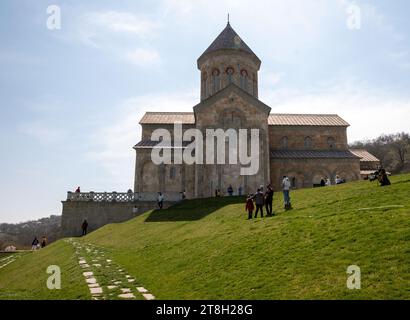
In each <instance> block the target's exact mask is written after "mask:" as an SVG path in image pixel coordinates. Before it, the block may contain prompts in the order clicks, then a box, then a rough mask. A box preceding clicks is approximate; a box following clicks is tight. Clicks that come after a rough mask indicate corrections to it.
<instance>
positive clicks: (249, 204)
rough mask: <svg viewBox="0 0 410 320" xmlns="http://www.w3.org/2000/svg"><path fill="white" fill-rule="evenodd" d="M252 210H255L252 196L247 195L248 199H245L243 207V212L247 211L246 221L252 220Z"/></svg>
mask: <svg viewBox="0 0 410 320" xmlns="http://www.w3.org/2000/svg"><path fill="white" fill-rule="evenodd" d="M254 209H255V206H254V204H253V196H252V195H251V194H249V195H248V198H247V199H246V206H245V210H247V211H248V220H250V219H252V214H253V210H254Z"/></svg>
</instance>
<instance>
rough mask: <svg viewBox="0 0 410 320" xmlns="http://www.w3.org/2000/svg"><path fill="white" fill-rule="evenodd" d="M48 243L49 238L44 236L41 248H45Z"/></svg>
mask: <svg viewBox="0 0 410 320" xmlns="http://www.w3.org/2000/svg"><path fill="white" fill-rule="evenodd" d="M46 245H47V238H46V236H43V238H42V239H41V248H45V246H46Z"/></svg>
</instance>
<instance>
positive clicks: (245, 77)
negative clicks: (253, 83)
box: [241, 70, 248, 91]
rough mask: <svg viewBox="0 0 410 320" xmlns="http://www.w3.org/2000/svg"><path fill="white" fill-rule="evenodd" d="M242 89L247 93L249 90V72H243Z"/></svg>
mask: <svg viewBox="0 0 410 320" xmlns="http://www.w3.org/2000/svg"><path fill="white" fill-rule="evenodd" d="M241 88H242V89H243V90H245V91H247V90H248V72H247V71H246V70H242V71H241Z"/></svg>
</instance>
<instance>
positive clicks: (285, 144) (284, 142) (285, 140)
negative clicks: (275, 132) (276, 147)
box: [280, 137, 289, 150]
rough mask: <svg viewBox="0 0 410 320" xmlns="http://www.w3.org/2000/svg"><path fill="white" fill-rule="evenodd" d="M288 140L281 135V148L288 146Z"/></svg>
mask: <svg viewBox="0 0 410 320" xmlns="http://www.w3.org/2000/svg"><path fill="white" fill-rule="evenodd" d="M288 141H289V139H288V137H283V138H282V139H281V140H280V145H281V147H282V149H284V150H286V149H287V148H288Z"/></svg>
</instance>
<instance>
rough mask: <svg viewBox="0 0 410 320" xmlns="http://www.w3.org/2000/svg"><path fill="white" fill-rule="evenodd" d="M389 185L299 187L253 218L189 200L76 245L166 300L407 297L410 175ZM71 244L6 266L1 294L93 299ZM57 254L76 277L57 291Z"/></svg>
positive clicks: (231, 203)
mask: <svg viewBox="0 0 410 320" xmlns="http://www.w3.org/2000/svg"><path fill="white" fill-rule="evenodd" d="M392 183H393V184H392V186H389V187H385V188H382V187H379V186H377V184H376V183H370V182H368V181H361V182H354V183H349V184H345V185H339V186H333V187H327V188H319V189H307V190H299V191H296V192H292V194H291V197H292V203H293V206H294V210H292V211H289V212H284V211H283V209H282V195H281V194H279V193H277V194H275V198H274V203H275V207H274V210H275V211H276V214H277V215H276V216H275V217H272V218H263V219H260V218H258V219H254V220H251V221H248V220H246V219H247V214H246V213H245V210H244V201H243V199H239V198H222V199H204V200H192V201H186V202H184V203H182V204H179V205H176V206H174V207H172V208H170V209H168V210H163V211H161V212H159V211H152V212H148V213H145V214H143V215H141V216H139V217H137V218H135V219H133V220H131V221H128V222H126V223H122V224H113V225H107V226H105V227H103V228H101V229H99V230H97V231H96V232H93V233H91V234H90V235H88V236H86V237H84V238H81V239H80V240H79V242H83V243H90V244H93V245H96V246H98V247H101V248H103V249H104V252H105V253H106V255H107V256H110V257H111V258H112V259H113V261H115V263H117V264H118V265H120V266H122V267H123V268H124V269H125V270H127V272H128V273H129V274H130V275H131V276H133V277H135V278H136V279H137V281H138V282H139V283H142V284H144V286H146V287H147V288H149V290H150V291H151V292H152V293H153V294H154V295H155V296H156V297H157V298H159V299H161V298H163V299H336V298H338V299H383V298H390V299H409V298H410V245H409V243H410V222H409V221H410V220H409V213H410V175H401V176H397V177H393V178H392ZM70 250H72V248H70V247H68V246H67V244H66V243H65V242H62V241H59V242H57V243H56V244H54V245H53V246H50V247H49V248H46V249H45V250H43V252H39V253H34V254H28V255H26V256H24V257H22V258H21V259H20V260H19V261H16V262H14V263H13V264H10V265H8V266H6V267H5V268H3V269H2V270H0V298H4V297H5V296H6V297H11V296H12V295H13V294H15V293H17V295H18V297H34V296H33V294H34V293H37V296H35V297H38V298H60V297H64V298H89V297H88V296H87V287H86V286H85V284H84V283H83V282H82V281H84V280H83V279H81V270H77V269H78V260H75V259H74V256H73V254H72V252H71V251H70ZM43 256H44V257H43ZM46 258H48V259H49V260H47V261H44V260H45V259H46ZM71 258H72V259H71ZM58 259H60V260H61V261H60V262H61V263H62V264H64V267H63V268H62V269H63V272H64V271H65V272H66V273H67V275H69V281H70V284H67V287H66V288H67V291H64V290H61V291H62V292H61V293H59V295H60V296H53V295H52V294H51V293H49V292H46V291H44V288H40V284H41V283H43V279H41V281H40V279H37V278H38V276H37V274H44V277H46V276H47V275H46V274H45V271H43V270H45V268H46V267H45V265H46V264H47V263H48V262H50V263H51V262H53V263H54V262H55V261H56V260H58ZM57 262H58V261H57ZM56 264H58V263H56ZM349 265H358V266H359V267H360V268H361V273H362V281H361V286H362V288H361V289H360V290H348V289H347V288H346V279H347V274H346V269H347V267H348V266H349ZM37 267H38V268H39V269H35V270H34V275H33V274H31V273H30V269H32V268H37ZM19 273H20V274H21V273H22V275H20V279H26V280H24V282H25V283H21V282H22V281H19V279H18V278H16V277H17V275H18V274H19ZM33 277H35V278H36V279H33ZM12 278H14V279H15V281H14V282H13V281H12V280H11V279H12ZM44 281H45V280H44ZM43 287H45V286H44V285H43ZM24 288H26V289H27V291H24V290H25V289H24ZM63 291H64V292H65V293H64V292H63ZM11 298H12V297H11Z"/></svg>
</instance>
